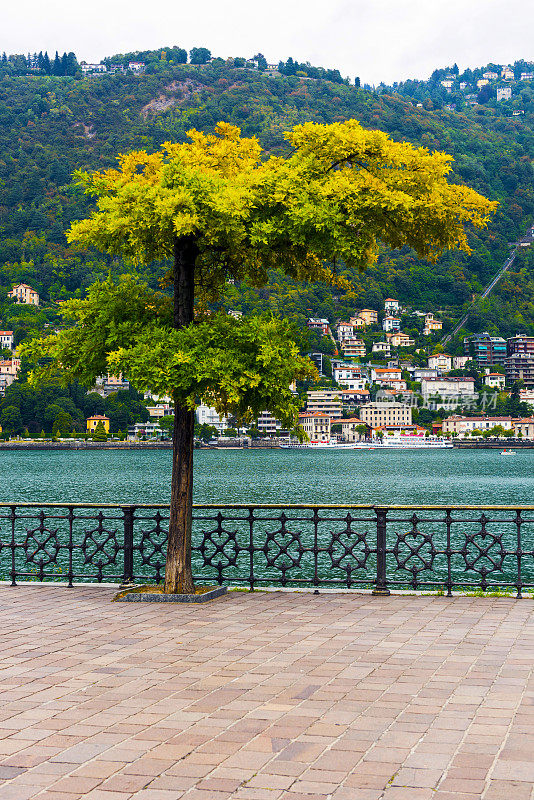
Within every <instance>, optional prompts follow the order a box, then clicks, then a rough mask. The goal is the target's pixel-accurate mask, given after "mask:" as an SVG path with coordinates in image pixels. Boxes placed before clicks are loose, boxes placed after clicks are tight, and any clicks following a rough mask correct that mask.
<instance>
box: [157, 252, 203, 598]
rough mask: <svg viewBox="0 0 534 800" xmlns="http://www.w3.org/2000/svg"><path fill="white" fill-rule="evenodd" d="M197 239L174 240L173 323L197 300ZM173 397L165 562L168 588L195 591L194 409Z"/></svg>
mask: <svg viewBox="0 0 534 800" xmlns="http://www.w3.org/2000/svg"><path fill="white" fill-rule="evenodd" d="M197 255H198V248H197V245H196V240H195V239H194V238H193V237H183V238H181V239H175V241H174V319H173V324H174V327H175V328H177V329H179V328H184V327H185V326H186V325H189V324H190V323H191V322H192V321H193V316H194V301H195V261H196V257H197ZM173 399H174V430H173V435H172V480H171V511H170V518H169V540H168V543H167V562H166V565H165V592H166V593H167V594H189V593H191V592H194V590H195V587H194V583H193V573H192V570H191V527H192V513H193V436H194V428H195V412H194V411H191V410H190V409H189V408H187V407H186V406H184V405H182V404H180V403H179V402H178V401H177V398H176V397H175V398H173Z"/></svg>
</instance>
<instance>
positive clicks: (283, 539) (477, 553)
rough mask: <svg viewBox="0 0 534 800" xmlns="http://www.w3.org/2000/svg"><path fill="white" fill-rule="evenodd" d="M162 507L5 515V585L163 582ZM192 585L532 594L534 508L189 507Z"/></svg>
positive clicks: (25, 510) (66, 507)
mask: <svg viewBox="0 0 534 800" xmlns="http://www.w3.org/2000/svg"><path fill="white" fill-rule="evenodd" d="M168 516H169V507H168V505H164V504H162V505H158V504H150V505H99V504H88V503H82V504H58V503H47V504H38V503H18V504H14V503H13V504H7V503H3V504H0V579H2V580H5V581H9V582H11V584H12V585H16V584H17V582H21V581H32V580H34V581H64V582H66V583H67V584H68V585H69V586H72V585H73V584H74V583H75V582H81V581H98V582H103V581H105V582H112V583H128V582H135V583H159V582H160V581H162V580H163V577H164V570H165V550H166V542H167V531H168ZM193 570H194V573H195V577H196V579H197V580H199V581H206V582H217V583H219V584H228V585H236V586H246V587H248V588H249V589H251V590H253V589H254V588H257V587H262V586H278V587H299V586H300V587H303V586H306V587H312V588H315V589H317V590H319V589H320V588H326V587H332V588H336V587H337V588H348V589H351V588H371V589H373V591H374V593H375V594H387V593H388V592H389V590H390V589H392V588H406V589H414V590H418V589H426V590H432V591H443V592H444V593H446V594H448V595H450V594H451V593H452V592H453V590H466V589H467V590H482V591H484V592H485V591H491V590H495V589H499V590H508V591H511V590H513V591H514V592H515V594H516V595H517V596H518V597H520V596H521V594H522V592H523V591H525V590H534V506H517V507H511V506H496V505H491V506H490V505H488V506H484V507H482V506H411V505H406V506H399V505H396V506H383V507H378V506H368V505H304V504H294V505H249V504H219V505H217V504H205V505H196V506H195V508H194V519H193Z"/></svg>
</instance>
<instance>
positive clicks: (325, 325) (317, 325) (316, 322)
mask: <svg viewBox="0 0 534 800" xmlns="http://www.w3.org/2000/svg"><path fill="white" fill-rule="evenodd" d="M306 324H307V326H308V328H309V329H310V330H312V331H319V333H322V335H323V336H328V335H329V334H330V323H329V322H328V320H327V319H324V318H323V317H311V318H310V319H309V320H308V322H307V323H306Z"/></svg>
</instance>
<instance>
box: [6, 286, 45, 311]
mask: <svg viewBox="0 0 534 800" xmlns="http://www.w3.org/2000/svg"><path fill="white" fill-rule="evenodd" d="M7 296H8V297H14V298H15V299H16V301H17V303H26V305H30V306H38V305H39V294H38V293H37V292H36V291H35V289H32V287H31V286H28V284H27V283H18V284H17V285H16V286H14V287H13V288H12V289H11V291H10V292H8V293H7Z"/></svg>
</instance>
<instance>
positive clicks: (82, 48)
mask: <svg viewBox="0 0 534 800" xmlns="http://www.w3.org/2000/svg"><path fill="white" fill-rule="evenodd" d="M531 3H532V0H526V1H525V0H507V2H505V3H503V2H502V0H264V2H253V0H193V1H191V0H188V2H184V0H154V2H147V0H143V2H141V1H140V0H86V2H75V0H46V2H43V0H16V2H9V3H8V0H3V2H2V6H3V7H2V16H1V27H0V51H1V50H5V51H6V52H7V53H26V52H34V51H37V52H38V51H39V50H43V51H44V50H48V52H49V53H50V52H55V50H59V51H60V53H62V52H63V51H64V50H66V51H69V50H73V51H74V52H75V53H76V55H77V57H78V60H80V61H81V60H86V61H100V59H101V58H103V57H104V56H106V55H112V54H113V53H124V52H131V51H133V50H147V49H152V48H157V47H161V46H163V45H173V44H175V45H179V46H181V47H184V48H186V49H187V50H190V49H191V47H199V46H203V47H208V48H209V49H210V50H211V51H212V54H213V55H216V56H222V57H226V56H231V55H240V56H251V55H253V54H254V53H256V52H258V51H260V52H262V53H264V55H265V56H266V58H267V60H268V61H275V62H277V61H279V60H280V59H284V60H285V59H286V58H287V57H288V56H292V57H293V58H295V59H298V60H299V61H310V62H311V63H312V64H314V65H317V66H324V67H334V68H338V69H339V70H340V71H341V74H342V75H343V76H349V77H350V78H351V79H353V78H354V76H356V75H358V76H360V78H361V80H362V83H374V84H377V83H380V81H384V82H385V83H392V82H393V81H395V80H405V79H406V78H414V77H415V78H427V77H428V76H429V75H430V73H431V72H432V70H433V69H435V68H436V67H445V66H449V65H452V64H453V63H454V62H455V61H456V62H457V63H458V66H459V67H460V69H463V68H465V67H468V66H471V67H474V66H479V65H485V64H486V63H488V62H489V61H493V62H496V63H508V62H513V61H515V60H516V59H520V58H524V59H526V60H534V46H533V44H532V42H533V35H532V31H533V23H534V19H533V15H532V6H531Z"/></svg>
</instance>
